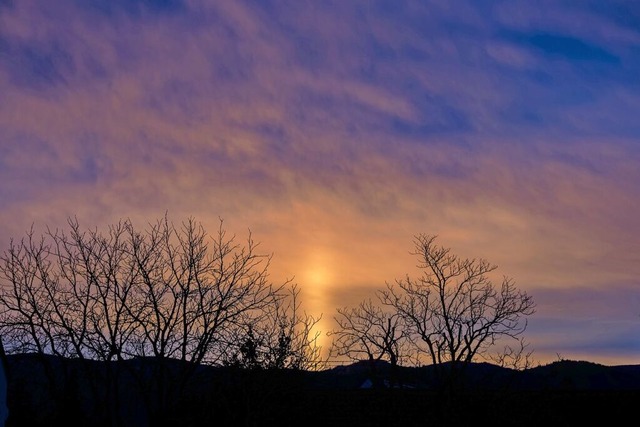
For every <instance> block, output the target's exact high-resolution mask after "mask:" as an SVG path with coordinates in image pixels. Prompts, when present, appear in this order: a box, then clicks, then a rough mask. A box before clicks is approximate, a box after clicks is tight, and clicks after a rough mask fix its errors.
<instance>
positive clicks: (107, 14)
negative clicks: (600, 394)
mask: <svg viewBox="0 0 640 427" xmlns="http://www.w3.org/2000/svg"><path fill="white" fill-rule="evenodd" d="M638 75H640V4H638V3H637V2H634V1H620V0H609V1H606V2H603V1H600V0H574V1H563V0H549V1H531V0H509V1H500V0H497V1H491V2H487V1H477V0H469V1H462V0H420V1H402V0H388V1H387V0H384V1H375V0H374V1H358V0H353V1H339V0H335V1H330V0H328V1H300V0H288V1H275V0H274V1H242V0H228V1H226V0H221V1H215V2H214V1H207V0H56V1H55V2H53V1H49V0H0V250H6V248H7V247H8V244H9V241H10V239H11V238H12V237H13V238H20V237H22V236H23V235H24V234H25V232H26V230H28V229H29V228H30V227H31V225H35V227H36V229H38V228H40V229H43V228H44V227H46V226H50V227H57V226H63V227H64V226H65V224H66V220H67V218H69V217H72V216H76V217H77V218H78V220H79V222H80V224H81V225H84V226H85V227H86V228H93V227H102V226H105V225H108V224H113V223H116V222H117V221H118V220H120V219H123V218H129V219H131V220H132V221H133V222H134V224H138V225H139V226H140V228H144V226H145V224H146V223H148V222H150V221H151V222H152V221H155V220H156V219H159V218H161V217H163V216H164V215H165V213H167V214H168V216H169V217H170V218H171V219H173V220H174V221H176V222H180V221H182V220H184V219H187V218H188V217H193V218H195V219H196V220H198V221H201V222H202V223H203V224H204V225H205V227H206V228H207V229H208V230H209V231H211V232H214V231H215V230H216V229H217V226H218V221H219V219H223V221H224V225H225V228H226V229H227V230H229V231H230V232H233V233H236V234H237V236H238V238H239V239H242V238H244V237H246V235H247V233H248V230H251V233H252V235H253V238H254V239H255V240H257V241H259V242H260V249H261V250H262V251H264V253H271V254H273V260H272V264H271V266H270V273H271V277H272V279H273V280H274V281H283V280H286V279H288V278H293V279H294V281H295V282H296V283H298V284H299V286H300V288H301V290H302V298H303V302H304V305H305V309H306V310H307V311H308V312H310V313H312V314H315V315H320V314H321V315H322V321H321V323H320V326H319V327H320V329H322V330H323V331H327V330H329V329H331V328H332V327H333V323H332V319H333V316H335V314H336V313H335V310H336V308H338V307H344V306H347V305H351V306H353V305H356V304H357V303H358V302H359V301H361V300H362V299H364V298H367V297H369V296H371V295H372V293H373V292H374V291H375V289H381V288H383V287H384V286H385V283H391V282H393V281H394V280H395V279H398V278H402V277H403V276H404V275H406V274H408V273H410V274H412V275H413V274H414V273H415V265H416V259H415V258H414V257H413V256H412V255H411V254H410V253H409V252H410V251H411V250H412V249H413V238H414V236H415V235H417V234H419V233H424V234H432V235H437V236H438V238H437V239H438V240H437V241H438V243H439V244H441V245H443V246H446V247H450V248H451V249H452V251H453V252H454V253H456V254H457V255H460V256H461V257H468V258H473V257H482V258H485V259H487V260H489V261H490V262H492V263H494V264H496V265H498V270H497V272H499V273H500V274H503V275H506V276H509V277H511V278H513V279H514V281H515V283H516V285H517V286H518V288H520V289H522V290H524V291H526V292H527V293H529V294H530V295H532V296H533V298H534V300H535V302H536V304H537V311H536V313H535V314H534V315H533V316H531V317H529V326H528V329H527V333H526V338H527V340H528V341H529V342H530V345H531V348H532V349H533V350H534V359H535V360H537V361H539V362H541V363H546V362H550V361H554V360H558V359H559V358H564V359H574V360H588V361H592V362H596V363H602V364H609V365H616V364H636V363H640V279H639V277H640V120H638V111H640V79H638ZM325 344H326V342H325Z"/></svg>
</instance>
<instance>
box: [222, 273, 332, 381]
mask: <svg viewBox="0 0 640 427" xmlns="http://www.w3.org/2000/svg"><path fill="white" fill-rule="evenodd" d="M287 292H288V293H287V295H286V297H285V298H282V299H277V300H275V301H274V303H273V304H272V305H271V306H270V307H269V308H268V309H266V310H263V311H262V316H261V317H260V318H259V319H258V321H255V320H253V321H249V322H247V323H245V324H240V325H238V328H237V329H236V330H234V331H233V333H232V334H230V344H231V343H235V344H231V345H229V353H228V354H227V355H226V356H225V364H226V365H230V366H239V367H245V368H252V369H295V370H320V369H322V368H324V367H325V366H326V360H325V359H324V358H323V356H322V348H321V347H320V346H319V345H318V339H319V337H320V332H319V331H316V330H315V327H316V325H317V324H318V322H319V321H320V317H315V316H312V315H309V314H308V313H306V312H304V311H302V309H301V302H300V288H299V287H298V286H297V285H295V284H294V285H291V286H289V287H288V289H287Z"/></svg>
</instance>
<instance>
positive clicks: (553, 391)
mask: <svg viewBox="0 0 640 427" xmlns="http://www.w3.org/2000/svg"><path fill="white" fill-rule="evenodd" d="M160 363H162V364H163V366H165V367H166V368H167V369H166V370H165V371H164V372H166V373H167V375H166V381H165V382H164V384H163V385H162V387H166V389H165V393H169V394H167V395H168V396H173V397H172V398H171V399H168V400H164V401H160V400H158V401H156V400H154V399H156V397H157V396H159V394H158V393H159V390H158V389H156V388H154V387H160V386H161V383H160V382H159V381H157V378H154V375H155V373H157V372H159V371H158V370H157V367H158V365H159V364H160ZM7 366H8V370H7V372H8V378H9V384H8V404H9V414H10V415H9V420H8V421H7V426H22V425H30V426H38V425H51V424H52V423H60V424H62V425H67V426H70V425H93V426H100V425H105V426H107V425H122V426H144V425H149V426H151V425H154V426H155V425H184V426H187V425H194V426H195V425H265V424H268V425H271V424H276V425H303V424H304V425H349V426H354V425H385V426H390V425H391V426H393V425H403V426H410V425H425V424H427V420H429V423H433V422H435V421H438V422H444V421H447V422H449V423H450V424H456V423H460V424H463V423H465V422H475V423H476V424H484V421H488V420H491V423H495V422H500V423H502V424H506V425H539V424H540V423H545V422H547V423H553V424H557V423H558V422H571V421H572V420H574V421H575V417H576V416H578V415H580V414H592V415H594V416H595V415H598V414H601V413H602V414H605V413H606V414H608V420H609V421H611V420H612V419H614V418H616V417H621V418H624V417H626V416H627V414H632V413H633V411H632V410H635V405H636V403H635V402H637V399H638V397H640V365H629V366H604V365H599V364H596V363H591V362H586V361H568V360H562V361H557V362H554V363H550V364H548V365H542V366H537V367H533V368H530V369H526V370H523V371H516V370H512V369H508V368H504V367H500V366H496V365H492V364H489V363H473V364H471V365H469V366H468V370H467V371H466V375H465V377H464V384H463V385H462V388H461V389H460V390H459V391H458V392H457V393H456V394H455V395H454V396H450V395H446V396H445V395H444V394H443V393H442V390H443V389H442V383H441V382H438V379H437V378H438V377H437V375H436V374H435V371H434V367H433V366H424V367H393V366H391V365H390V364H388V363H386V362H377V363H376V364H375V365H373V366H372V365H371V364H370V363H368V362H357V363H354V364H350V365H345V366H337V367H334V368H332V369H326V370H323V371H315V372H311V371H295V370H259V369H258V370H247V369H239V368H232V367H211V366H198V367H196V368H197V369H196V370H195V371H194V372H195V374H194V376H193V380H192V381H190V382H189V384H186V385H184V384H183V385H180V384H178V383H177V382H175V381H174V380H173V379H174V378H178V376H173V375H172V374H171V373H172V372H178V371H179V370H180V369H183V368H184V366H182V364H181V362H179V361H176V360H163V361H159V360H156V359H154V358H144V359H131V360H126V361H122V362H110V363H105V362H96V361H82V360H78V359H63V358H60V357H54V356H44V357H43V356H41V355H36V354H21V355H10V356H8V357H7ZM116 377H117V381H115V380H114V378H116ZM179 387H181V388H180V390H179V392H178V393H174V394H171V392H172V391H175V390H177V389H178V388H179ZM154 402H155V403H154ZM157 403H162V405H160V404H157Z"/></svg>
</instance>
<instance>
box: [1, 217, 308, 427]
mask: <svg viewBox="0 0 640 427" xmlns="http://www.w3.org/2000/svg"><path fill="white" fill-rule="evenodd" d="M68 225H69V231H65V230H50V229H47V232H46V233H45V234H43V235H42V236H40V237H36V235H35V232H34V231H33V228H32V229H31V230H30V231H29V232H28V233H27V235H26V236H25V237H24V238H23V239H21V240H20V241H14V240H11V242H10V246H9V249H8V250H7V251H5V252H4V253H3V254H2V255H1V256H0V282H1V283H0V284H1V285H2V286H1V289H0V332H1V333H2V336H3V338H4V341H5V346H6V349H7V352H8V353H27V352H31V353H36V354H39V355H42V356H44V355H56V356H62V357H63V358H65V360H66V359H69V360H72V359H77V360H81V361H92V360H100V361H104V362H113V363H114V365H112V366H114V367H115V368H113V369H112V368H108V369H105V371H104V375H103V376H102V377H100V378H96V379H95V381H93V384H98V383H99V384H100V385H101V386H102V387H103V388H105V389H106V397H105V398H104V399H106V401H105V402H104V403H105V404H104V405H102V407H103V408H104V411H105V414H104V415H105V417H106V418H108V417H109V416H111V414H117V413H118V406H119V402H118V400H117V399H118V396H119V395H120V394H119V390H120V388H121V387H122V385H120V378H121V374H122V369H125V368H121V367H123V366H127V367H128V368H126V369H128V371H127V373H128V374H130V375H134V374H135V375H137V377H138V380H139V387H140V390H142V393H143V395H144V398H145V401H146V402H147V407H148V411H149V414H150V416H151V417H153V418H156V419H158V418H160V417H162V416H163V415H162V413H163V412H165V411H167V410H169V409H170V408H171V405H172V404H173V402H175V401H176V396H177V395H179V394H181V393H182V392H183V391H184V390H186V389H187V388H188V387H190V386H191V384H192V379H193V375H194V373H195V372H196V371H197V368H198V366H199V365H200V364H210V365H222V364H223V363H224V361H225V360H226V359H227V358H228V357H229V355H230V354H233V353H235V352H237V351H238V348H240V349H242V351H243V352H244V354H245V359H247V358H251V357H253V358H256V357H255V356H251V355H250V353H251V351H254V350H251V349H250V348H249V347H248V345H249V344H250V342H249V341H248V340H246V339H239V337H241V335H242V334H243V333H245V336H246V337H247V338H251V334H253V333H256V334H258V335H257V336H256V338H258V339H259V341H258V340H256V341H254V344H257V343H258V342H259V343H260V348H259V350H260V354H261V355H262V356H261V357H262V359H261V363H266V364H267V365H269V366H274V367H289V368H295V369H302V368H309V367H311V366H313V365H314V363H317V362H318V361H319V360H320V359H319V355H320V352H319V349H318V348H317V346H316V345H315V344H316V338H317V336H314V335H313V334H312V333H311V328H312V327H313V326H314V325H315V323H316V322H317V320H316V319H314V318H313V317H310V316H306V315H302V314H301V313H300V309H299V307H300V302H299V290H298V289H297V287H296V286H295V285H291V283H290V282H289V281H286V282H284V283H280V284H274V283H272V282H271V281H270V280H269V277H268V268H269V265H270V261H271V256H270V255H264V254H260V253H259V252H258V244H257V243H256V242H255V241H254V240H253V239H252V236H251V233H250V232H249V236H248V238H247V240H246V242H245V244H244V245H241V244H239V243H236V240H235V236H229V235H227V233H226V231H225V229H224V227H223V222H222V220H220V225H219V228H218V230H217V232H216V233H215V234H214V235H213V236H210V235H209V234H208V233H207V232H206V231H205V229H204V227H203V226H202V225H201V224H200V223H198V222H196V221H195V220H194V219H193V218H189V219H188V220H186V221H183V222H182V223H181V224H179V225H175V224H174V223H173V222H171V221H170V220H169V219H168V217H167V216H165V217H164V218H162V219H160V220H158V221H156V222H155V223H150V224H148V227H147V228H145V229H142V230H139V229H136V228H135V227H134V225H133V224H132V222H131V221H129V220H123V221H120V222H118V223H117V224H115V225H112V226H110V227H108V228H107V230H106V232H101V231H99V230H97V229H88V230H83V229H82V228H81V227H80V225H79V223H78V221H77V220H76V219H69V221H68ZM247 332H249V334H248V335H247V334H246V333H247ZM239 343H240V344H239ZM250 350H251V351H250ZM257 350H258V348H257V347H256V349H255V351H257ZM147 358H152V359H153V360H154V364H153V365H152V366H153V370H154V372H153V373H152V375H148V373H142V372H139V370H136V369H137V368H136V369H133V368H131V366H134V365H132V364H123V363H122V362H125V361H132V360H136V359H140V360H142V359H147ZM42 360H43V364H44V365H45V370H46V371H47V372H48V377H49V379H50V384H51V387H52V389H51V394H52V396H61V395H64V390H63V389H61V388H60V387H59V384H57V382H56V378H57V377H56V375H55V373H54V372H52V368H51V366H49V364H48V362H47V361H48V359H47V358H45V357H43V358H42ZM176 362H178V363H177V364H176ZM110 366H111V365H110ZM176 367H178V368H176ZM58 382H59V381H58ZM95 392H96V398H98V397H97V396H98V395H99V394H100V393H104V392H103V391H100V390H98V387H96V390H95ZM106 418H105V419H106ZM113 423H114V424H116V423H117V420H115V419H114V420H113Z"/></svg>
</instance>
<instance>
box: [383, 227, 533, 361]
mask: <svg viewBox="0 0 640 427" xmlns="http://www.w3.org/2000/svg"><path fill="white" fill-rule="evenodd" d="M435 240H436V236H429V235H424V234H419V235H417V236H416V238H415V240H414V244H415V250H414V251H413V252H412V254H413V255H415V256H416V257H417V258H418V261H419V263H418V267H419V268H420V270H422V276H420V277H418V278H417V279H412V278H410V277H409V276H407V277H406V278H404V279H400V280H397V281H396V282H395V284H388V285H387V288H386V289H385V290H382V291H380V299H381V301H382V302H383V304H385V305H386V306H388V307H392V308H393V309H395V310H396V312H397V313H398V314H399V315H400V316H401V317H402V318H403V319H404V322H405V323H406V325H407V327H408V330H407V333H408V335H409V336H410V337H411V338H412V340H413V341H414V342H415V343H416V348H417V350H418V351H419V352H421V353H422V354H423V355H426V356H427V358H428V359H429V360H430V361H431V362H432V363H433V364H434V365H436V367H442V366H443V364H445V363H446V362H450V363H449V364H448V365H449V366H450V367H454V368H456V369H457V368H458V367H459V368H461V369H464V367H465V366H466V365H468V364H469V363H470V362H471V361H472V360H474V359H475V358H476V357H487V356H488V351H489V349H490V348H491V347H492V346H494V344H496V343H497V342H498V340H501V339H505V338H507V339H517V338H519V337H520V335H521V334H522V333H523V332H524V331H525V329H526V326H527V322H526V316H528V315H531V314H533V313H534V310H535V304H534V302H533V299H532V297H531V296H529V295H527V293H526V292H523V291H520V290H518V289H517V288H516V286H515V283H514V281H513V280H512V279H511V278H508V277H503V279H502V281H501V283H500V285H498V286H496V285H494V284H493V282H492V281H491V278H490V273H492V272H493V271H494V270H495V269H496V268H497V266H496V265H493V264H490V263H489V262H488V261H486V260H484V259H476V258H474V259H462V258H460V257H458V256H457V255H455V254H453V253H452V252H451V250H450V248H445V247H442V246H439V245H437V244H436V243H435Z"/></svg>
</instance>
